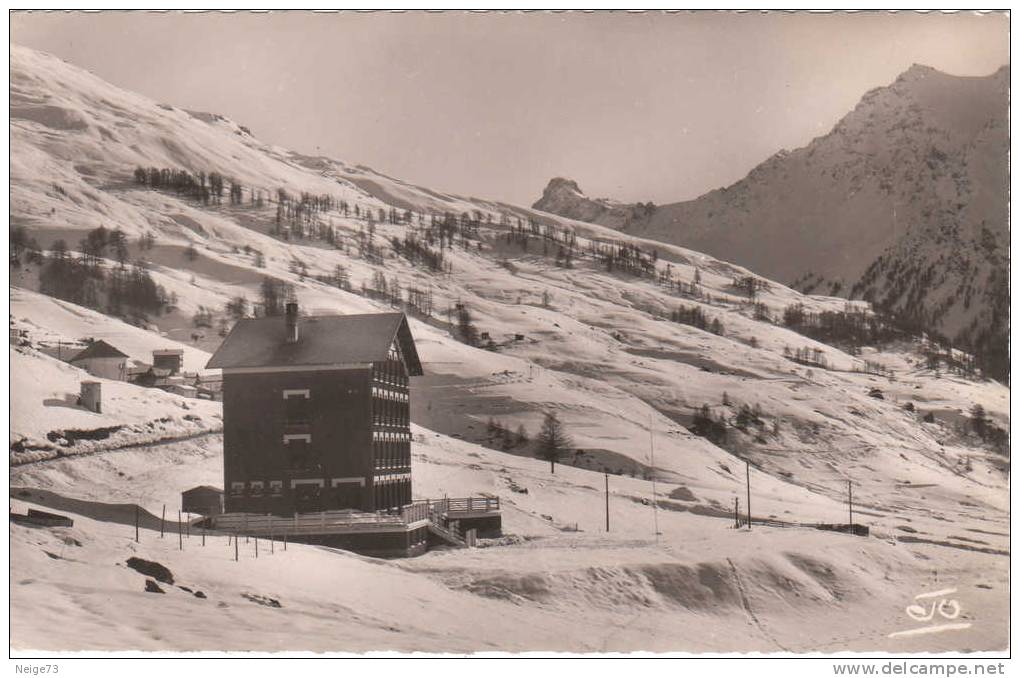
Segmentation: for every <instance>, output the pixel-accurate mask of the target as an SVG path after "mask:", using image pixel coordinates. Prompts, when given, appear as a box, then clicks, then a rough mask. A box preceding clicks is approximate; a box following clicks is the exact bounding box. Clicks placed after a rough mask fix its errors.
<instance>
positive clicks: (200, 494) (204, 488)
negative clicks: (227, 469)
mask: <svg viewBox="0 0 1020 678" xmlns="http://www.w3.org/2000/svg"><path fill="white" fill-rule="evenodd" d="M181 510H182V511H184V512H185V513H197V514H199V515H203V516H216V515H219V514H221V513H223V490H221V489H220V488H218V487H213V486H211V485H199V486H198V487H193V488H191V489H190V490H184V492H181Z"/></svg>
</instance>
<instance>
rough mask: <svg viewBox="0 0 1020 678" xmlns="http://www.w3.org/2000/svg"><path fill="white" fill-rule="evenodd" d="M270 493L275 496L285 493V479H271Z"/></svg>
mask: <svg viewBox="0 0 1020 678" xmlns="http://www.w3.org/2000/svg"><path fill="white" fill-rule="evenodd" d="M269 493H270V494H271V495H273V496H274V497H279V496H281V495H282V494H283V481H282V480H270V481H269Z"/></svg>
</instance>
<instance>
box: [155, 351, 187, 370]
mask: <svg viewBox="0 0 1020 678" xmlns="http://www.w3.org/2000/svg"><path fill="white" fill-rule="evenodd" d="M152 366H153V367H159V368H163V369H166V370H170V374H180V372H181V370H182V369H183V368H184V349H182V348H164V349H160V350H158V351H153V352H152Z"/></svg>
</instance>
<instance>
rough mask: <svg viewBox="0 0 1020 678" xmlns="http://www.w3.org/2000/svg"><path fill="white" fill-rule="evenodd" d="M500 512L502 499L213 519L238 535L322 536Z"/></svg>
mask: <svg viewBox="0 0 1020 678" xmlns="http://www.w3.org/2000/svg"><path fill="white" fill-rule="evenodd" d="M495 511H499V497H465V498H457V499H446V498H444V499H435V500H433V499H423V500H419V501H415V502H412V503H410V504H407V505H406V506H403V507H401V509H400V511H399V513H363V512H359V511H320V512H317V513H298V514H295V515H294V516H292V517H286V516H274V515H266V514H254V513H224V514H221V515H218V516H215V517H214V518H213V524H214V529H216V530H222V531H225V532H236V533H238V534H260V535H262V534H267V535H268V534H279V535H283V534H285V533H286V534H321V533H328V532H329V531H330V530H331V529H344V530H364V531H367V532H370V531H373V530H386V529H393V528H402V527H405V526H407V525H410V524H412V523H417V522H421V521H423V520H428V521H429V522H432V523H435V524H439V525H442V524H443V522H444V521H443V518H444V517H446V518H451V517H452V518H456V517H457V516H458V515H462V514H469V513H481V512H487V513H491V512H495Z"/></svg>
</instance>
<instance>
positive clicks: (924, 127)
mask: <svg viewBox="0 0 1020 678" xmlns="http://www.w3.org/2000/svg"><path fill="white" fill-rule="evenodd" d="M1008 88H1009V67H1008V66H1004V67H1003V68H1001V69H999V70H998V71H996V72H995V73H994V74H992V75H989V76H987V77H957V76H952V75H947V74H945V73H941V72H939V71H936V70H934V69H932V68H929V67H926V66H920V65H915V66H913V67H911V68H910V69H909V70H907V71H906V72H904V73H903V74H902V75H901V76H899V77H898V78H897V79H896V81H895V82H893V83H892V84H890V85H889V86H886V87H879V88H876V89H874V90H872V91H870V92H868V93H867V94H865V95H864V97H863V98H862V99H861V101H860V103H858V105H857V106H856V107H855V108H854V110H853V111H851V112H850V113H849V114H847V115H846V116H845V117H844V118H843V119H842V120H840V121H839V122H838V123H837V124H836V125H835V127H833V129H832V131H831V132H829V133H828V134H826V135H824V136H822V137H818V138H817V139H815V140H813V141H812V142H811V143H810V144H808V145H807V146H805V147H803V148H799V149H796V150H794V151H781V152H780V153H777V154H776V155H775V156H773V157H771V158H769V159H768V160H766V161H765V162H763V163H762V164H761V165H759V166H758V167H756V168H754V169H753V170H752V171H751V172H750V173H749V174H748V175H747V177H745V178H744V179H742V180H740V181H738V182H737V183H735V184H733V185H732V186H727V187H725V188H721V189H718V190H714V191H711V192H709V193H707V194H705V195H703V196H701V197H700V198H697V199H696V200H691V201H687V202H680V203H671V204H666V205H660V206H657V207H656V206H652V205H644V204H640V203H639V204H637V205H627V204H621V203H614V202H612V201H608V200H605V199H600V200H593V199H591V198H587V197H586V196H584V194H583V193H582V192H581V191H580V189H578V188H577V184H576V183H574V182H572V181H569V180H565V179H561V178H557V179H553V180H552V181H551V182H550V184H549V186H548V187H547V188H546V191H545V193H544V195H543V196H542V198H541V199H540V200H539V201H538V202H536V203H535V207H536V208H539V209H543V210H546V211H550V212H554V213H556V214H560V215H564V216H568V217H572V218H576V219H582V220H585V221H592V222H594V223H600V224H605V225H608V226H612V227H614V228H619V229H621V230H624V231H626V232H628V233H633V234H635V235H640V236H642V237H650V238H655V239H658V240H662V241H664V242H670V243H675V244H680V245H683V246H685V247H691V248H693V249H696V250H700V251H703V252H706V253H709V254H712V255H714V256H717V257H721V258H724V259H727V260H729V261H733V262H737V263H740V264H742V265H744V266H747V267H748V268H750V269H752V270H754V271H755V272H757V273H759V274H761V275H764V276H767V277H770V278H773V279H776V280H781V281H783V282H786V283H788V284H794V285H795V286H796V287H798V289H802V290H809V291H818V292H822V293H827V294H839V295H842V296H848V297H849V298H854V299H868V300H870V301H873V302H876V303H878V304H880V305H881V306H882V307H883V308H884V309H887V310H889V311H893V312H896V313H898V314H902V315H903V316H905V317H904V320H905V321H907V322H908V323H913V325H914V326H916V327H920V328H924V329H926V330H928V331H932V332H938V333H940V334H942V335H944V336H945V337H947V338H949V339H950V340H953V341H955V342H957V343H959V344H961V345H965V346H968V347H971V348H972V349H975V350H976V351H977V352H979V353H980V354H981V355H980V356H979V360H980V361H981V362H983V364H985V365H986V366H987V367H988V368H989V369H990V370H992V371H993V372H994V373H996V374H997V375H999V376H1000V377H1001V376H1005V375H1006V373H1007V371H1008V362H1009V359H1008V353H1007V351H1006V345H1007V343H1008V306H1009V304H1008V282H1007V279H1008V266H1009V255H1008V252H1009V237H1008V231H1007V197H1006V196H1007V193H1008V167H1007V152H1008V148H1009V143H1008V134H1009V131H1008V120H1007V110H1008V108H1007V107H1008ZM567 186H570V187H572V189H573V190H565V187H567Z"/></svg>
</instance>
